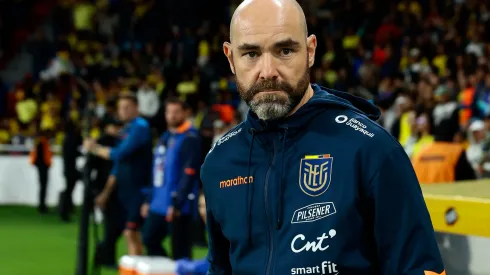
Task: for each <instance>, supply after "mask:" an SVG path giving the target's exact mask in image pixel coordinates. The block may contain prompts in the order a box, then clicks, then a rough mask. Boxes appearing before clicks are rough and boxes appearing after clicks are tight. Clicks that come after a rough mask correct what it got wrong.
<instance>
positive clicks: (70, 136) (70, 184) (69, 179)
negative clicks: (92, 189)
mask: <svg viewBox="0 0 490 275" xmlns="http://www.w3.org/2000/svg"><path fill="white" fill-rule="evenodd" d="M78 123H79V122H78V121H75V120H72V119H71V118H70V119H68V120H67V121H66V123H65V136H64V139H63V145H62V150H63V151H62V153H63V156H62V157H63V175H64V177H65V189H64V190H63V191H61V193H60V202H59V214H60V218H61V220H62V221H65V222H68V221H70V214H71V213H72V212H73V210H74V209H73V189H74V188H75V185H76V183H77V181H78V180H80V179H81V173H80V171H79V170H78V168H77V159H78V157H79V156H80V155H81V153H80V151H79V148H80V146H81V145H82V140H83V139H82V132H81V129H80V126H79V125H78Z"/></svg>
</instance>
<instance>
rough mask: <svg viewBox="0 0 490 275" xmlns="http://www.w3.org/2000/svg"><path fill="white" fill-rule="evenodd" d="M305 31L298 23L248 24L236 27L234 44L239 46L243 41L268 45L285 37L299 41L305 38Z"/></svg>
mask: <svg viewBox="0 0 490 275" xmlns="http://www.w3.org/2000/svg"><path fill="white" fill-rule="evenodd" d="M304 38H305V37H304V31H302V30H301V29H300V28H298V26H297V24H290V23H286V24H274V25H266V24H256V23H255V24H246V25H242V26H237V28H235V33H234V38H233V40H234V41H232V43H233V45H235V46H239V45H241V44H243V43H249V44H256V45H260V46H266V44H270V43H275V42H277V41H282V40H285V39H291V40H294V41H297V42H301V41H302V40H304Z"/></svg>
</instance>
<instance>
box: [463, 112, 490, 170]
mask: <svg viewBox="0 0 490 275" xmlns="http://www.w3.org/2000/svg"><path fill="white" fill-rule="evenodd" d="M486 135H487V131H486V129H485V123H484V122H483V121H482V120H474V121H473V122H471V124H470V126H469V127H468V141H469V146H468V148H467V149H466V157H467V158H468V161H469V162H470V164H471V167H473V170H474V171H475V174H476V176H477V177H478V178H482V177H484V176H486V175H488V174H489V173H490V169H488V168H489V167H488V165H487V167H486V168H487V169H485V163H484V159H485V155H486V153H488V152H485V151H484V146H485V143H486V142H487V137H486Z"/></svg>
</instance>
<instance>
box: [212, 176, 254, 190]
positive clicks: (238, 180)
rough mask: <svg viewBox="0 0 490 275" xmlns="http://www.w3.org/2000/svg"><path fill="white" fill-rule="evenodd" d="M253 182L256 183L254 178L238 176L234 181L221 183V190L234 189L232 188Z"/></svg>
mask: <svg viewBox="0 0 490 275" xmlns="http://www.w3.org/2000/svg"><path fill="white" fill-rule="evenodd" d="M253 182H254V177H252V176H248V177H242V176H238V177H236V178H233V179H229V180H222V181H220V182H219V188H227V187H232V186H237V185H242V184H249V183H253Z"/></svg>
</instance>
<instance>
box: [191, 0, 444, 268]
mask: <svg viewBox="0 0 490 275" xmlns="http://www.w3.org/2000/svg"><path fill="white" fill-rule="evenodd" d="M230 41H231V42H225V43H224V45H223V48H224V52H225V54H226V56H227V57H228V60H229V63H230V67H231V70H232V72H233V73H234V74H235V76H236V80H237V87H238V91H239V92H240V95H241V97H242V98H243V99H244V100H245V102H247V103H248V105H249V106H250V112H249V113H248V115H247V118H246V120H245V122H243V123H241V124H239V125H238V126H237V127H235V128H234V129H232V130H231V131H230V132H228V133H227V134H226V135H224V136H223V137H222V138H221V139H220V140H219V141H218V142H217V143H216V144H215V145H214V147H213V149H211V151H210V153H209V154H208V156H207V157H206V160H205V162H204V164H203V166H202V167H201V179H202V182H203V185H204V192H205V195H206V204H207V214H206V215H207V226H208V234H209V252H208V260H209V262H210V268H209V272H208V274H211V275H213V274H240V275H244V274H258V273H265V274H271V275H272V274H281V275H283V274H291V275H295V274H342V275H354V274H355V275H374V274H376V275H392V274H404V275H424V274H445V271H444V267H443V263H442V260H441V257H440V253H439V250H438V247H437V243H436V240H435V236H434V230H433V227H432V224H431V220H430V216H429V213H428V211H427V208H426V206H425V202H424V198H423V196H422V192H421V190H420V186H419V184H418V182H417V178H416V176H415V173H414V171H413V168H412V166H411V164H410V160H409V159H408V157H407V155H406V154H405V152H404V151H403V148H402V147H401V146H400V145H399V144H398V143H397V142H396V141H395V139H394V138H393V137H392V136H390V135H389V134H388V133H387V132H386V131H385V130H383V129H382V128H381V127H380V126H379V125H377V124H376V123H375V121H374V120H375V119H377V118H378V117H379V114H380V112H379V110H378V109H377V108H376V107H374V105H372V104H370V103H368V102H366V101H365V100H363V99H361V98H357V97H354V96H351V95H349V94H346V93H342V92H338V91H333V90H328V89H323V88H321V87H319V86H317V85H313V84H310V83H309V68H311V66H312V65H313V63H314V58H315V49H316V44H317V41H316V37H315V36H314V35H310V36H307V30H306V23H305V17H304V14H303V12H302V10H301V7H300V6H299V5H298V4H297V3H296V1H293V0H246V1H244V2H242V4H240V6H239V7H238V8H237V10H236V11H235V14H234V15H233V19H232V22H231V29H230Z"/></svg>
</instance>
